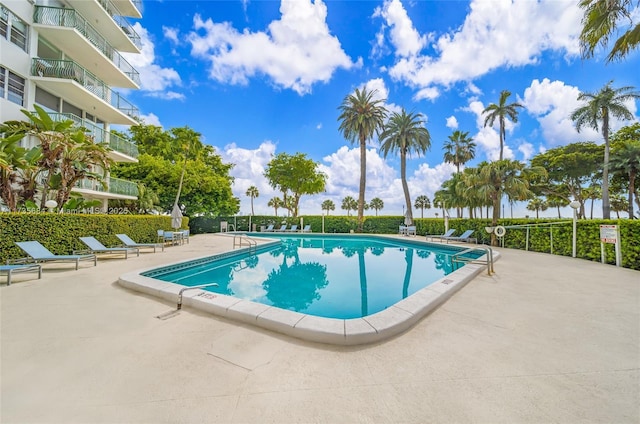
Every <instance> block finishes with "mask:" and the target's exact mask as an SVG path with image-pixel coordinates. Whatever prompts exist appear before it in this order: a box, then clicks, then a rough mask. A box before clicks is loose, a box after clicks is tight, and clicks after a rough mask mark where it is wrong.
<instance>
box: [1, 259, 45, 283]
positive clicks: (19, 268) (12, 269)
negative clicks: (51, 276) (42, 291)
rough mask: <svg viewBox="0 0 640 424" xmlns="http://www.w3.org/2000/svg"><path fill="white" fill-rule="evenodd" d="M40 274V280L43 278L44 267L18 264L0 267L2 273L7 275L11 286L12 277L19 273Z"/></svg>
mask: <svg viewBox="0 0 640 424" xmlns="http://www.w3.org/2000/svg"><path fill="white" fill-rule="evenodd" d="M34 271H37V272H38V278H42V265H40V264H18V265H0V273H2V274H7V285H8V286H10V285H11V276H12V275H13V274H17V273H19V272H34Z"/></svg>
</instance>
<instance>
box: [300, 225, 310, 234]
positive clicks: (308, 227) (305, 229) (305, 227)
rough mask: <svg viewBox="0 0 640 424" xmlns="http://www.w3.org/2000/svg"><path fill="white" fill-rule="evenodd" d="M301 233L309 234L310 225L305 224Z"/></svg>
mask: <svg viewBox="0 0 640 424" xmlns="http://www.w3.org/2000/svg"><path fill="white" fill-rule="evenodd" d="M300 232H301V233H311V232H312V231H311V225H310V224H307V225H305V226H304V228H303V229H302V230H301V231H300Z"/></svg>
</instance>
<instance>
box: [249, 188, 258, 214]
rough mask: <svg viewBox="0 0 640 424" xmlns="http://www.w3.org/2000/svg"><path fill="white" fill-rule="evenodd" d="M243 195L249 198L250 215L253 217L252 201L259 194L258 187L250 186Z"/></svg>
mask: <svg viewBox="0 0 640 424" xmlns="http://www.w3.org/2000/svg"><path fill="white" fill-rule="evenodd" d="M245 195H246V196H247V197H250V198H251V215H255V214H254V213H253V199H255V198H256V197H258V196H260V192H259V191H258V187H256V186H251V187H249V188H248V189H247V192H246V193H245Z"/></svg>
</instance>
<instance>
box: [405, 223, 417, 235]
mask: <svg viewBox="0 0 640 424" xmlns="http://www.w3.org/2000/svg"><path fill="white" fill-rule="evenodd" d="M405 235H407V236H415V235H416V226H415V225H409V226H408V227H407V229H406V230H405Z"/></svg>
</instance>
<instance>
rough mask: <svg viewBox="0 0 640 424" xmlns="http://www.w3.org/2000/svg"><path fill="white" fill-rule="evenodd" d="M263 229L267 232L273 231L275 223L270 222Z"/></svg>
mask: <svg viewBox="0 0 640 424" xmlns="http://www.w3.org/2000/svg"><path fill="white" fill-rule="evenodd" d="M262 231H263V232H265V233H272V232H273V224H270V225H269V226H268V227H267V228H265V229H264V230H262Z"/></svg>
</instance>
